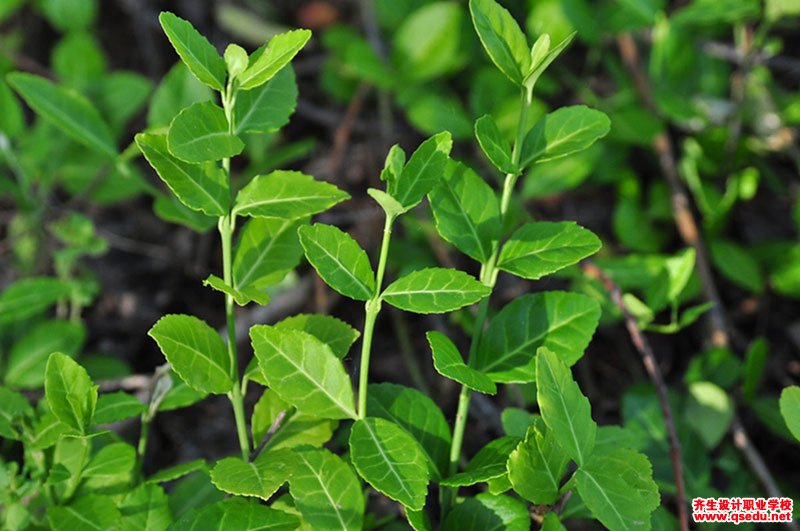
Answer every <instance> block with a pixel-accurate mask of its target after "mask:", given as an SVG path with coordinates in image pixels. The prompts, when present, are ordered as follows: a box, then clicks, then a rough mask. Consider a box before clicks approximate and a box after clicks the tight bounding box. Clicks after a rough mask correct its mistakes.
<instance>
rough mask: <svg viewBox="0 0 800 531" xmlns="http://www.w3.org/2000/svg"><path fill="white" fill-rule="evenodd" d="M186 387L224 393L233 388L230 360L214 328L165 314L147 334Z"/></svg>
mask: <svg viewBox="0 0 800 531" xmlns="http://www.w3.org/2000/svg"><path fill="white" fill-rule="evenodd" d="M147 334H148V335H149V336H150V337H152V338H153V339H155V341H156V343H158V346H159V348H160V349H161V352H162V353H163V354H164V357H165V358H167V361H168V362H169V363H170V365H171V366H172V370H174V371H175V372H176V373H177V374H178V376H180V377H181V379H182V380H183V381H184V382H186V384H187V385H189V387H191V388H192V389H195V390H196V391H200V392H202V393H212V394H223V393H227V392H228V391H230V390H231V389H232V388H233V381H232V380H231V374H232V372H233V368H232V367H231V359H230V356H228V350H227V348H226V347H225V343H223V341H222V338H221V337H220V335H219V334H218V333H217V331H216V330H214V329H213V328H211V327H210V326H208V325H207V324H206V323H205V322H203V321H201V320H200V319H198V318H197V317H194V316H191V315H175V314H173V315H165V316H164V317H162V318H161V319H159V320H158V322H157V323H156V324H155V325H153V328H151V329H150V331H149V332H148V333H147Z"/></svg>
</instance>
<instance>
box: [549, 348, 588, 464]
mask: <svg viewBox="0 0 800 531" xmlns="http://www.w3.org/2000/svg"><path fill="white" fill-rule="evenodd" d="M536 400H537V402H538V403H539V409H540V410H541V412H542V419H543V420H544V423H545V424H547V427H548V428H550V430H551V431H552V432H553V435H554V436H555V438H556V440H557V441H558V443H559V444H560V445H561V448H563V449H564V451H565V452H566V454H567V455H568V456H569V457H571V458H572V459H573V460H574V461H575V462H576V463H578V465H579V466H581V465H583V464H584V463H586V461H587V459H588V458H589V456H590V455H591V453H592V448H594V440H595V436H596V433H597V424H595V422H594V420H592V407H591V405H589V400H588V399H587V398H586V397H585V396H584V395H583V393H581V390H580V388H579V387H578V384H577V383H575V380H573V379H572V374H571V373H570V370H569V367H567V366H566V365H565V364H564V363H563V362H562V361H561V360H560V359H559V357H558V356H557V355H556V354H554V353H553V352H551V351H550V350H548V349H547V348H546V347H541V348H540V349H539V353H538V354H537V356H536Z"/></svg>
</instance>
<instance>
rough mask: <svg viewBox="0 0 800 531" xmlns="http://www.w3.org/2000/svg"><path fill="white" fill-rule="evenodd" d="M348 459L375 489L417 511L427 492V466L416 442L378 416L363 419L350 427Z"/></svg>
mask: <svg viewBox="0 0 800 531" xmlns="http://www.w3.org/2000/svg"><path fill="white" fill-rule="evenodd" d="M350 460H351V461H352V462H353V466H355V467H356V470H357V471H358V473H359V475H361V477H362V478H364V479H365V480H366V481H367V483H369V484H370V485H372V486H373V487H374V488H375V490H377V491H379V492H381V493H383V494H385V495H386V496H388V497H389V498H391V499H393V500H395V501H398V502H400V503H402V504H403V505H404V506H405V507H407V508H409V509H411V510H413V511H418V510H421V509H422V507H423V506H424V505H425V497H426V496H427V494H428V466H427V460H426V458H425V453H424V452H423V450H422V448H420V445H419V443H418V442H417V441H416V439H414V437H413V436H411V434H409V433H408V432H407V431H406V430H404V429H403V428H401V427H400V426H398V425H397V424H394V423H392V422H389V421H388V420H385V419H381V418H365V419H361V420H359V421H357V422H356V423H355V424H353V427H352V429H351V430H350Z"/></svg>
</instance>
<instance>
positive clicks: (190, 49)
mask: <svg viewBox="0 0 800 531" xmlns="http://www.w3.org/2000/svg"><path fill="white" fill-rule="evenodd" d="M158 20H159V21H160V22H161V27H162V28H164V33H166V34H167V38H168V39H169V42H171V43H172V46H173V47H174V48H175V51H176V52H178V55H179V56H180V58H181V60H182V61H183V62H184V63H185V64H186V66H187V67H189V70H190V71H191V72H192V74H194V75H195V77H196V78H197V79H199V80H200V81H201V82H203V83H205V84H206V85H208V86H209V87H211V88H212V89H214V90H219V91H221V90H223V89H224V88H225V78H226V77H227V68H226V67H225V60H224V59H222V57H220V55H219V53H218V52H217V50H216V48H214V46H212V45H211V43H210V42H208V39H206V38H205V37H203V36H202V35H200V33H199V32H198V31H197V30H196V29H195V28H194V26H192V24H191V23H190V22H188V21H186V20H183V19H182V18H180V17H177V16H175V15H173V14H172V13H170V12H168V11H165V12H162V13H161V14H160V15H159V17H158Z"/></svg>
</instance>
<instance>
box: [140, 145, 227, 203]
mask: <svg viewBox="0 0 800 531" xmlns="http://www.w3.org/2000/svg"><path fill="white" fill-rule="evenodd" d="M136 145H138V146H139V149H141V150H142V153H143V154H144V157H145V158H146V159H147V162H149V163H150V165H151V166H152V167H153V168H154V169H155V170H156V173H157V174H158V176H159V177H161V180H162V181H164V183H165V184H166V185H167V186H169V189H170V190H172V193H173V194H175V195H176V196H177V198H178V199H179V200H180V202H181V203H183V204H184V205H186V206H187V207H189V208H191V209H192V210H199V211H202V212H203V213H205V214H207V215H209V216H223V215H225V214H227V212H228V208H229V206H230V196H231V192H230V190H229V188H228V181H227V179H226V178H225V174H224V173H222V172H221V171H219V169H218V168H216V167H209V166H197V165H195V164H187V163H186V162H183V161H181V160H178V159H176V158H175V157H173V156H172V155H171V154H170V151H169V149H168V148H167V137H166V136H165V135H154V134H145V133H139V134H138V135H136Z"/></svg>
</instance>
